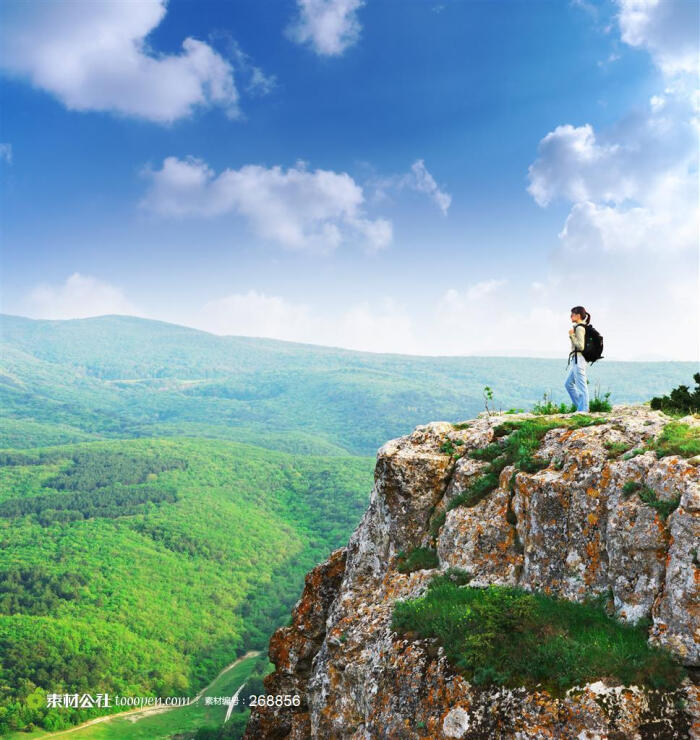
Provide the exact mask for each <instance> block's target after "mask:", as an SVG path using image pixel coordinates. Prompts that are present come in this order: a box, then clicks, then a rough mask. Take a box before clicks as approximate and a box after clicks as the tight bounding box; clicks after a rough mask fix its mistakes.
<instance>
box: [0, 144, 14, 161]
mask: <svg viewBox="0 0 700 740" xmlns="http://www.w3.org/2000/svg"><path fill="white" fill-rule="evenodd" d="M0 161H3V162H6V163H7V164H12V144H6V143H4V144H0Z"/></svg>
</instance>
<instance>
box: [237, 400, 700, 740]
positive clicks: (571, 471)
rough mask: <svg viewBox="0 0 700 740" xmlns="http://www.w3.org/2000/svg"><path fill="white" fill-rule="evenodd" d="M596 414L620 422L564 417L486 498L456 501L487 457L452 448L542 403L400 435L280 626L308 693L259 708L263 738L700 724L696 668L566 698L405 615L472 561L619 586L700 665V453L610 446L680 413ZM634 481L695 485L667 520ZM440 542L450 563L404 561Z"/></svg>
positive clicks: (617, 605)
mask: <svg viewBox="0 0 700 740" xmlns="http://www.w3.org/2000/svg"><path fill="white" fill-rule="evenodd" d="M594 416H599V417H600V418H601V419H603V420H604V423H601V424H599V425H596V426H589V427H582V428H579V429H571V428H556V429H552V430H551V431H549V432H547V434H546V435H545V436H544V438H543V440H542V443H541V445H540V447H539V449H538V451H537V453H536V457H537V458H539V459H540V460H542V461H545V462H546V463H548V465H547V467H545V468H543V469H541V470H539V471H538V472H534V473H527V472H522V471H519V470H516V469H515V468H514V467H512V466H509V467H506V468H505V469H504V470H503V471H502V472H501V474H500V478H499V485H498V487H497V488H496V489H495V490H493V491H491V493H489V494H488V495H487V496H486V497H485V498H483V499H482V500H481V501H480V502H479V503H477V504H476V505H474V506H470V507H466V506H457V507H455V508H452V509H450V510H449V511H447V510H446V507H447V504H448V503H449V501H451V500H452V499H453V498H454V497H455V496H458V495H459V494H460V493H462V492H463V491H464V490H465V489H466V488H467V487H468V486H469V485H470V484H471V483H473V482H474V480H475V479H476V478H478V476H479V475H480V474H481V472H482V471H483V469H484V467H485V465H486V463H484V462H481V461H478V460H474V459H472V458H470V457H469V456H468V455H466V454H465V455H463V456H462V457H460V458H459V459H458V460H456V461H455V459H454V457H453V456H451V455H450V454H448V452H449V450H450V449H459V451H460V452H462V451H464V452H465V453H468V452H469V451H471V450H474V449H479V448H484V447H486V446H487V445H488V444H489V443H491V442H493V441H495V437H494V428H495V427H497V426H498V425H499V424H501V423H503V422H504V421H507V420H518V419H525V418H528V417H530V415H529V414H519V415H515V416H514V415H500V416H498V415H496V416H494V415H492V416H491V417H487V416H484V415H482V416H480V417H479V418H478V419H475V420H473V421H471V422H469V423H468V426H467V425H452V424H449V423H446V422H436V423H432V424H428V425H426V426H422V427H418V428H417V429H416V430H415V431H414V432H413V433H412V434H410V435H408V436H406V437H401V438H400V439H396V440H392V441H390V442H387V443H386V444H385V445H384V446H383V447H382V448H381V449H380V450H379V452H378V455H377V465H376V469H375V485H374V488H373V490H372V494H371V498H370V504H369V507H368V509H367V511H366V512H365V515H364V517H363V518H362V521H361V522H360V524H359V525H358V527H357V529H356V530H355V532H354V533H353V535H352V537H351V538H350V541H349V543H348V545H347V547H345V548H341V549H339V550H336V551H335V552H334V553H332V555H331V556H330V558H329V559H328V560H327V561H326V562H325V563H323V564H321V565H319V566H317V567H316V568H315V569H314V570H313V571H311V572H310V573H309V574H308V575H307V577H306V586H305V588H304V592H303V594H302V596H301V599H300V600H299V602H298V603H297V605H296V607H295V609H294V612H293V621H292V625H291V626H290V627H284V628H281V629H279V630H277V632H276V633H275V634H274V636H273V637H272V639H271V641H270V658H271V660H272V661H273V662H274V664H275V666H276V670H275V672H274V673H272V674H271V675H270V676H268V677H267V678H266V679H265V688H266V692H267V694H270V695H297V696H299V706H290V707H284V706H282V707H279V706H274V707H261V708H259V709H254V710H253V712H252V714H251V718H250V722H249V724H248V728H247V730H246V734H245V738H246V740H258V739H260V740H262V739H265V740H267V739H268V738H280V739H281V738H288V739H289V740H306V738H328V739H329V740H341V739H342V738H354V739H355V740H360V739H362V740H370V739H374V738H382V739H383V738H396V739H397V740H404V739H405V740H412V739H413V738H464V739H465V740H468V739H476V738H485V739H486V738H488V739H489V740H490V739H491V738H520V739H524V738H557V739H559V738H577V740H594V738H601V739H602V738H609V739H610V740H613V739H615V740H626V739H627V738H630V739H631V738H639V739H640V740H642V739H643V738H700V688H699V687H698V686H697V685H696V684H695V683H694V682H693V681H691V680H690V679H686V680H685V681H684V684H683V686H682V687H681V688H680V689H678V690H677V691H674V692H665V693H664V692H655V691H652V690H649V689H642V688H638V687H635V686H609V685H606V684H605V683H604V682H603V681H597V682H594V683H591V684H587V685H586V686H583V687H575V688H574V689H571V690H569V692H567V694H566V696H565V697H563V698H555V697H553V696H551V695H550V694H549V693H548V692H547V691H545V690H541V691H539V690H537V691H536V690H527V689H525V688H520V689H505V688H502V687H494V686H491V687H485V686H483V685H482V686H477V685H472V684H470V683H469V682H468V681H467V680H466V679H465V678H464V677H462V676H461V675H459V674H458V673H457V672H456V671H455V670H454V669H453V667H452V666H451V664H450V663H449V661H448V660H447V658H446V656H445V654H444V650H443V648H442V647H441V646H439V645H437V644H436V643H435V642H434V641H432V640H422V639H412V640H409V639H406V636H399V635H397V634H396V633H395V632H393V631H392V630H391V617H392V611H393V607H394V604H395V602H396V601H397V600H399V599H407V598H413V597H416V596H420V595H423V593H424V592H425V590H426V588H427V585H428V583H429V581H430V580H431V578H432V577H433V576H434V575H435V574H436V573H438V572H440V571H441V570H446V569H447V568H450V567H458V568H462V569H464V570H467V571H469V573H470V574H471V575H472V580H471V581H470V585H471V586H487V585H489V584H507V585H517V586H520V587H522V588H525V589H527V590H529V591H542V592H544V593H547V594H551V595H558V596H562V597H565V598H567V599H570V600H573V601H581V600H583V599H584V598H585V597H588V596H593V595H597V594H608V595H609V596H611V598H612V603H613V604H614V609H615V612H616V614H617V616H618V617H619V618H620V619H622V620H627V621H636V620H638V619H639V618H641V617H646V618H648V619H650V620H651V627H650V630H649V641H650V643H652V644H658V645H662V646H665V647H666V648H668V649H669V650H671V651H672V652H673V653H674V654H675V656H676V657H677V659H678V660H679V662H682V663H683V664H685V665H687V666H691V667H696V668H697V666H699V665H700V593H699V592H700V589H699V588H698V586H699V584H700V567H699V566H700V562H699V561H700V558H699V556H698V547H699V546H700V469H699V468H698V467H696V465H695V464H691V462H692V463H697V461H695V460H694V461H688V460H685V459H683V458H681V457H678V456H669V457H663V458H661V459H657V456H656V454H655V453H654V452H653V451H648V452H643V453H641V454H635V455H634V456H630V455H627V456H625V455H622V456H619V455H618V456H611V454H610V449H611V447H613V449H616V450H617V451H618V452H619V450H620V449H622V448H623V447H624V448H627V449H638V448H641V447H642V446H643V445H645V444H646V443H647V442H650V441H652V440H653V439H654V438H656V437H657V436H658V435H659V434H660V433H661V431H662V429H663V427H664V426H665V425H666V424H667V423H668V422H669V421H670V420H669V419H668V417H666V416H664V415H663V414H662V413H661V412H654V411H650V410H648V409H647V408H644V407H636V406H632V407H615V408H614V410H613V412H611V413H608V414H600V415H594ZM557 418H561V419H565V418H568V416H567V415H562V416H561V417H557ZM683 421H684V422H686V423H689V424H692V425H699V424H700V420H699V419H697V418H694V417H688V418H686V419H684V420H683ZM446 443H447V444H446ZM611 443H617V447H616V448H615V446H614V445H611ZM455 444H456V445H459V446H458V447H454V445H455ZM606 445H607V446H606ZM543 464H544V463H543ZM630 481H632V482H637V483H639V484H641V485H643V486H648V488H649V489H651V490H653V491H654V492H655V494H656V497H657V499H658V500H661V501H673V500H678V499H679V502H678V506H677V508H675V510H674V511H673V512H672V513H671V514H670V515H669V516H668V518H667V519H664V518H663V517H662V516H660V514H659V513H658V512H657V510H656V509H655V508H653V507H652V506H650V505H649V504H647V503H644V501H643V500H642V499H641V498H640V496H638V495H636V494H633V495H631V494H630V491H629V489H630V486H629V485H628V486H627V487H626V488H624V486H625V484H626V483H629V482H630ZM441 514H442V516H439V515H441ZM443 517H444V523H442V524H441V526H439V529H438V528H437V527H436V526H435V524H434V523H435V521H436V519H437V524H438V525H440V523H441V521H442V518H443ZM431 522H432V523H433V526H432V528H431ZM428 545H432V546H435V547H436V549H437V554H438V558H439V567H438V568H436V569H432V570H418V571H414V572H412V573H408V574H403V573H400V572H398V570H397V569H396V561H397V555H398V553H399V552H400V551H401V550H404V551H407V550H409V549H410V548H413V547H416V546H428ZM694 675H697V671H696V672H695V673H694Z"/></svg>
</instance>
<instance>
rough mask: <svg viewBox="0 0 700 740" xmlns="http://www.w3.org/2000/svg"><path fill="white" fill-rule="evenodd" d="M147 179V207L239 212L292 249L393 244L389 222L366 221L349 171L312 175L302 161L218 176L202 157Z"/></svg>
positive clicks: (186, 212)
mask: <svg viewBox="0 0 700 740" xmlns="http://www.w3.org/2000/svg"><path fill="white" fill-rule="evenodd" d="M146 176H147V177H149V178H150V180H151V183H150V188H149V190H148V192H147V194H146V196H145V198H144V199H143V201H142V205H143V206H144V207H145V208H147V209H149V210H151V211H153V212H155V213H158V214H161V215H163V216H176V217H182V216H216V215H220V214H224V213H229V212H235V213H238V214H240V215H242V216H244V217H245V218H246V219H247V220H248V221H249V222H250V224H251V226H252V228H253V230H254V231H255V232H256V233H257V234H258V235H260V236H261V237H263V238H264V239H270V240H272V241H276V242H278V243H280V244H282V245H283V246H284V247H287V248H288V249H296V250H303V251H309V252H316V253H323V252H330V251H332V250H333V249H335V248H336V247H338V246H339V245H340V244H341V243H342V242H343V241H349V240H353V239H358V238H359V239H360V240H361V241H362V242H363V243H364V245H365V247H366V248H367V249H369V250H377V249H382V248H384V247H386V246H387V245H388V244H389V243H390V242H391V239H392V226H391V222H389V221H387V220H385V219H380V218H379V219H374V220H372V219H369V218H367V217H366V215H365V214H364V211H363V208H362V205H363V201H364V195H363V191H362V188H361V187H360V186H359V185H358V184H357V183H356V182H355V181H354V180H353V179H352V177H350V175H348V174H347V173H345V172H341V173H337V172H332V171H329V170H314V171H313V172H311V171H309V170H307V169H306V165H305V163H303V162H298V163H297V166H296V167H290V168H289V169H287V170H284V169H282V168H281V167H279V166H275V167H271V168H266V167H262V166H260V165H244V166H243V167H241V168H240V169H238V170H232V169H226V170H224V171H223V172H221V173H220V174H219V175H216V173H215V172H214V171H213V170H212V169H211V168H210V167H209V166H208V165H207V164H206V163H205V162H203V161H202V160H200V159H195V158H192V157H190V158H188V159H185V160H181V159H177V158H176V157H168V158H166V159H165V160H164V162H163V166H162V168H161V169H160V170H157V171H151V170H147V171H146Z"/></svg>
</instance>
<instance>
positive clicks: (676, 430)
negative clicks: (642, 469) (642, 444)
mask: <svg viewBox="0 0 700 740" xmlns="http://www.w3.org/2000/svg"><path fill="white" fill-rule="evenodd" d="M650 449H655V450H656V456H657V457H658V458H661V457H666V456H668V455H680V457H686V458H687V457H694V456H695V455H700V427H697V426H696V427H692V426H690V424H681V423H680V422H677V421H674V422H671V423H670V424H666V426H665V427H664V429H663V432H661V435H660V436H659V437H658V438H657V439H656V440H655V442H653V444H651V445H650Z"/></svg>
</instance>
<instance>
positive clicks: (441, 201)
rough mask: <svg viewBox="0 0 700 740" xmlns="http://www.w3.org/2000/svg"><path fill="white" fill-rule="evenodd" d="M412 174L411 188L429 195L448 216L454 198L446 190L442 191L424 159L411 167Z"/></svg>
mask: <svg viewBox="0 0 700 740" xmlns="http://www.w3.org/2000/svg"><path fill="white" fill-rule="evenodd" d="M411 172H412V173H413V181H412V182H410V183H409V187H412V188H414V189H415V190H417V191H418V192H420V193H426V194H427V195H429V196H430V197H431V198H432V199H433V201H434V202H435V204H436V205H437V207H438V208H439V209H440V210H441V211H442V212H443V214H444V215H447V209H448V208H449V207H450V203H451V202H452V196H451V195H450V194H449V193H446V192H445V191H444V190H440V188H439V187H438V185H437V183H436V182H435V178H434V177H433V176H432V175H431V174H430V172H428V170H427V169H426V166H425V162H424V161H423V160H422V159H419V160H418V161H417V162H414V163H413V164H412V165H411Z"/></svg>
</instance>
